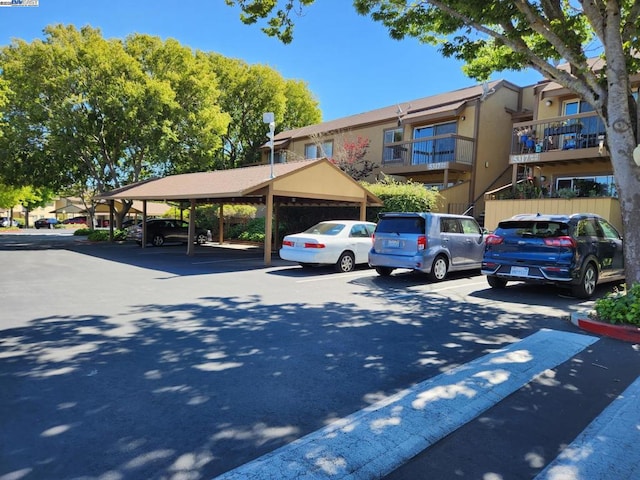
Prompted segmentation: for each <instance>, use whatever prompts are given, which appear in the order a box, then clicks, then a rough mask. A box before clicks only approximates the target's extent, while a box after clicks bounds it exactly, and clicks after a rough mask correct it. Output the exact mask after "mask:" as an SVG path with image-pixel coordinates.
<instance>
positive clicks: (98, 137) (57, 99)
mask: <svg viewBox="0 0 640 480" xmlns="http://www.w3.org/2000/svg"><path fill="white" fill-rule="evenodd" d="M0 72H1V75H2V81H3V82H6V83H7V85H8V88H9V91H8V94H7V102H6V105H5V107H4V109H3V110H4V111H3V119H4V121H5V122H6V125H5V128H4V129H3V136H2V138H0V151H1V152H2V154H3V156H4V159H5V160H6V161H3V163H2V166H0V174H2V175H3V176H4V178H5V179H6V181H8V182H10V183H11V184H12V185H29V184H33V185H35V186H44V187H47V188H50V189H52V190H54V191H56V192H62V191H64V190H71V191H76V192H81V193H82V194H83V195H82V196H83V198H90V197H92V196H95V195H96V194H99V193H102V192H105V191H107V190H110V189H113V188H117V187H120V186H123V185H126V184H130V183H133V182H137V181H139V180H143V179H146V178H149V177H151V176H158V175H163V174H165V173H174V172H184V171H196V170H201V169H203V168H207V167H208V166H210V162H211V159H212V158H213V152H215V150H216V149H217V148H219V147H220V145H221V144H222V141H221V134H222V133H223V132H224V130H225V129H226V127H227V124H228V122H229V116H228V115H227V114H225V113H223V112H222V111H221V109H220V107H219V105H218V102H217V98H218V96H219V91H218V89H217V82H216V79H215V75H214V74H213V73H212V72H211V71H210V69H209V68H208V64H207V63H206V62H205V61H204V59H202V58H199V57H197V56H196V55H195V54H194V53H193V52H191V50H190V49H188V48H185V47H182V46H180V45H179V44H178V43H177V42H176V41H174V40H168V41H166V42H162V41H161V40H160V39H159V38H156V37H150V36H147V35H138V34H136V35H132V36H131V37H129V38H127V39H126V41H124V42H123V41H120V40H105V39H104V38H103V37H102V35H101V33H100V31H99V30H96V29H93V28H91V27H84V28H82V29H81V30H77V29H76V28H75V27H73V26H67V27H65V26H61V25H58V26H52V27H47V28H46V29H45V39H44V40H43V41H41V40H36V41H34V42H32V43H27V42H24V41H21V40H16V41H14V42H13V43H12V44H11V45H10V46H8V47H5V48H3V49H2V51H1V52H0ZM129 205H130V204H129ZM127 210H128V206H125V209H123V210H122V211H121V212H120V213H121V214H120V219H119V221H120V220H121V219H122V217H123V216H124V215H125V214H126V213H127Z"/></svg>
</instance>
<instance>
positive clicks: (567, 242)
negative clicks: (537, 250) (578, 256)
mask: <svg viewBox="0 0 640 480" xmlns="http://www.w3.org/2000/svg"><path fill="white" fill-rule="evenodd" d="M544 244H545V245H548V246H550V247H569V248H576V246H577V245H578V244H577V243H576V241H575V239H573V238H571V237H553V238H545V239H544Z"/></svg>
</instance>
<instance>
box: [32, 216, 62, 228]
mask: <svg viewBox="0 0 640 480" xmlns="http://www.w3.org/2000/svg"><path fill="white" fill-rule="evenodd" d="M58 223H59V222H58V220H57V219H56V218H39V219H38V220H36V221H35V222H34V223H33V226H34V227H36V228H37V229H40V228H55V226H56V225H57V224H58Z"/></svg>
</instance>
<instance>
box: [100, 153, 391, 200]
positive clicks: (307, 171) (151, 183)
mask: <svg viewBox="0 0 640 480" xmlns="http://www.w3.org/2000/svg"><path fill="white" fill-rule="evenodd" d="M272 169H273V178H271V171H272ZM303 171H304V172H303ZM294 175H295V177H294ZM326 175H328V178H329V180H330V184H331V186H332V187H333V191H331V192H326V194H323V192H322V191H321V189H320V190H319V189H318V188H316V187H317V184H318V183H319V182H320V181H321V180H326V179H320V178H318V177H319V176H326ZM334 176H335V178H334ZM298 177H300V181H298V182H293V183H298V184H299V185H297V186H294V185H292V183H291V182H285V185H284V187H283V188H284V191H282V192H278V191H274V192H273V194H274V195H285V196H287V195H289V196H294V197H297V198H307V199H309V200H310V201H313V202H315V203H317V202H319V201H322V200H323V199H324V200H328V201H338V199H339V201H342V202H356V203H358V204H359V203H360V202H361V201H362V200H364V199H366V201H367V203H369V204H373V205H381V204H382V202H381V201H380V199H379V198H377V197H376V196H375V195H373V194H372V193H371V192H369V191H368V190H367V189H365V188H364V187H362V186H361V185H359V184H358V183H357V182H355V181H354V180H353V179H352V178H351V177H349V176H348V175H347V174H345V173H344V172H342V171H341V170H340V169H339V168H338V167H336V166H335V165H333V164H332V163H331V162H329V161H328V160H327V159H314V160H301V161H297V162H291V163H278V164H275V165H273V166H272V165H256V166H252V167H242V168H234V169H230V170H215V171H212V172H198V173H185V174H181V175H171V176H168V177H163V178H157V179H151V180H146V181H142V182H138V183H134V184H131V185H126V186H124V187H121V188H118V189H114V190H112V191H110V192H106V193H104V194H102V195H100V198H103V199H107V200H116V199H128V200H159V201H171V200H173V201H176V200H183V201H186V200H196V201H200V202H202V203H205V202H207V201H210V202H211V203H262V202H264V199H265V196H266V195H267V190H268V187H269V184H270V183H271V184H272V185H273V184H276V183H280V184H282V181H283V180H284V179H287V178H298ZM302 177H304V179H303V178H302ZM305 182H306V183H305ZM309 182H310V183H309ZM325 183H326V182H325ZM336 189H338V190H341V191H342V193H341V192H336ZM329 190H332V188H329ZM354 190H355V191H354Z"/></svg>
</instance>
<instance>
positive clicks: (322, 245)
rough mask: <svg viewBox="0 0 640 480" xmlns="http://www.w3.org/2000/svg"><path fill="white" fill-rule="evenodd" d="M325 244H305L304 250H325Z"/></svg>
mask: <svg viewBox="0 0 640 480" xmlns="http://www.w3.org/2000/svg"><path fill="white" fill-rule="evenodd" d="M324 247H325V245H324V243H305V244H304V248H324Z"/></svg>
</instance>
